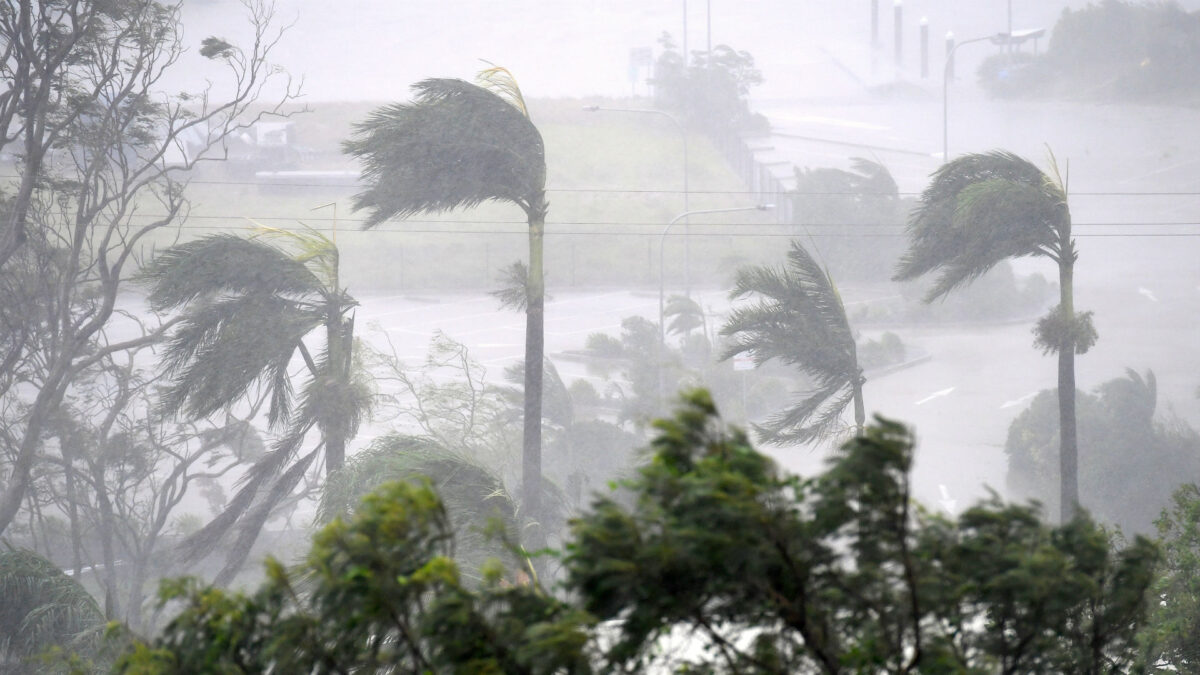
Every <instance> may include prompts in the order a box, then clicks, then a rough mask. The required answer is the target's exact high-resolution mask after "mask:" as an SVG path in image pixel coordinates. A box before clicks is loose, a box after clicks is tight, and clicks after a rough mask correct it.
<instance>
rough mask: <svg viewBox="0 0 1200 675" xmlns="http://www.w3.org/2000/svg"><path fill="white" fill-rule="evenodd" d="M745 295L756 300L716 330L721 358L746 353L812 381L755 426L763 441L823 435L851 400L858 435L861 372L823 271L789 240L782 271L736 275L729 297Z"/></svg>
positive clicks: (838, 299)
mask: <svg viewBox="0 0 1200 675" xmlns="http://www.w3.org/2000/svg"><path fill="white" fill-rule="evenodd" d="M748 296H756V297H758V300H757V302H755V303H753V304H751V305H748V306H743V307H738V308H735V309H734V310H733V311H732V312H731V313H730V315H729V319H728V320H727V321H726V323H725V326H724V328H722V329H721V334H722V335H725V336H729V337H732V344H731V345H730V346H729V347H728V348H727V349H726V350H725V352H724V354H723V358H726V359H728V358H732V357H733V356H735V355H737V354H742V353H749V354H751V355H752V356H753V358H754V362H755V363H756V364H758V365H762V364H763V363H765V362H766V361H768V360H770V359H778V360H779V361H781V362H783V363H786V364H788V365H790V366H795V367H796V368H798V369H799V370H800V371H801V372H803V373H804V374H805V375H807V376H808V377H809V378H810V379H811V380H812V382H813V388H812V389H811V390H810V391H807V392H805V393H804V395H803V397H802V398H801V399H800V400H799V401H797V402H796V404H795V405H793V406H792V407H790V408H788V409H786V410H783V411H782V412H779V413H777V414H776V415H774V416H772V417H771V418H769V419H768V420H767V421H766V422H764V423H763V424H761V425H758V430H759V432H760V433H761V434H762V435H763V438H764V440H766V441H767V442H770V443H776V444H784V443H808V442H812V441H815V440H818V439H820V438H823V437H825V436H827V435H829V434H830V433H832V432H833V431H834V430H835V429H837V427H838V425H839V421H840V419H841V415H842V412H843V411H844V410H845V409H846V406H848V405H849V404H850V403H851V402H854V404H855V423H856V425H857V427H858V428H859V430H861V428H862V425H863V422H864V420H863V417H864V413H863V408H862V384H863V381H864V380H863V377H862V369H861V368H860V367H859V365H858V353H857V348H856V346H855V342H854V333H853V331H852V330H851V329H850V323H849V321H848V320H847V318H846V309H845V307H844V306H843V305H842V298H841V296H840V295H839V294H838V292H837V288H836V287H835V286H834V284H833V280H832V279H830V277H829V273H828V271H827V270H825V269H824V268H822V267H821V266H820V265H819V264H818V263H817V261H816V260H814V259H813V257H812V256H811V255H810V254H809V253H808V251H806V250H805V249H804V247H803V246H801V245H800V244H799V243H798V242H795V241H793V242H792V246H791V249H790V250H789V251H788V255H787V265H786V266H785V267H783V268H780V269H776V268H771V267H750V268H745V269H742V270H739V272H738V275H737V280H736V282H735V286H734V289H733V291H732V292H731V293H730V297H731V298H733V299H737V298H743V297H748Z"/></svg>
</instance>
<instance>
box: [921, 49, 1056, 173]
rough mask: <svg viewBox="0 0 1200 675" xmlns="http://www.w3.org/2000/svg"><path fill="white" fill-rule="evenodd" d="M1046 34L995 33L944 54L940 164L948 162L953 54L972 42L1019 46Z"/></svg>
mask: <svg viewBox="0 0 1200 675" xmlns="http://www.w3.org/2000/svg"><path fill="white" fill-rule="evenodd" d="M1045 34H1046V29H1045V28H1034V29H1031V30H1019V31H1016V32H1013V31H1011V30H1010V31H1009V32H1007V33H996V34H995V35H988V36H986V37H978V38H971V39H970V40H963V41H962V42H958V43H955V45H954V46H953V47H951V48H950V51H949V52H947V53H946V63H945V65H944V66H942V163H943V164H945V163H946V162H948V161H950V123H949V121H948V120H949V111H950V103H949V100H950V99H949V97H948V96H947V95H946V94H947V83H948V82H949V81H950V68H951V67H953V66H954V54H955V53H956V52H958V50H959V48H960V47H962V46H963V45H969V44H971V43H972V42H983V41H984V40H988V41H990V42H991V43H992V44H994V45H1009V46H1012V45H1019V44H1021V43H1022V42H1024V41H1026V40H1037V39H1038V38H1040V37H1041V36H1043V35H1045ZM953 38H954V34H953V33H950V34H947V36H946V39H947V41H949V40H952V39H953Z"/></svg>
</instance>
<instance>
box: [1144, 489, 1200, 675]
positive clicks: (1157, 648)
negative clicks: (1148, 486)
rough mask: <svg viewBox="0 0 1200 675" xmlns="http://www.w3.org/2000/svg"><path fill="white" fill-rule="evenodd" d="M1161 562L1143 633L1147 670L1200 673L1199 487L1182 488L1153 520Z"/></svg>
mask: <svg viewBox="0 0 1200 675" xmlns="http://www.w3.org/2000/svg"><path fill="white" fill-rule="evenodd" d="M1155 525H1156V526H1157V528H1158V536H1159V538H1160V539H1161V540H1162V548H1163V561H1162V564H1161V565H1160V567H1159V574H1158V578H1157V579H1156V580H1155V582H1154V587H1153V589H1152V597H1155V598H1158V599H1159V602H1157V603H1154V605H1153V606H1152V608H1151V611H1150V620H1149V622H1148V624H1147V626H1146V629H1145V630H1144V631H1142V635H1141V638H1142V642H1143V644H1144V648H1145V665H1147V666H1150V667H1149V668H1148V670H1147V672H1152V673H1167V672H1171V673H1184V674H1185V675H1196V673H1200V488H1197V486H1196V484H1195V483H1188V484H1186V485H1182V486H1180V487H1179V489H1178V490H1176V491H1175V494H1174V495H1173V496H1172V499H1171V504H1170V506H1169V508H1166V509H1163V511H1162V515H1160V516H1159V518H1158V520H1157V521H1155Z"/></svg>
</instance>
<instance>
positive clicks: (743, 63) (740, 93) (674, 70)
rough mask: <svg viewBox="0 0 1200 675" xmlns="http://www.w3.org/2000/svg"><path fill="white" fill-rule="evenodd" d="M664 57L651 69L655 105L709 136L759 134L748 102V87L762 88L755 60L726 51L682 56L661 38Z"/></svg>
mask: <svg viewBox="0 0 1200 675" xmlns="http://www.w3.org/2000/svg"><path fill="white" fill-rule="evenodd" d="M658 41H659V44H661V45H662V47H663V51H662V53H661V54H660V55H659V57H658V60H657V62H656V63H655V64H654V77H653V78H652V79H651V80H650V83H651V84H652V85H653V86H654V103H655V105H656V106H657V107H659V108H661V109H664V110H670V111H672V112H676V113H679V114H681V115H683V116H684V117H685V118H686V119H687V120H688V121H689V122H691V123H692V124H695V125H696V126H698V127H700V128H702V129H706V130H708V131H711V132H732V131H739V130H749V129H760V128H763V127H765V126H766V121H765V120H764V119H762V117H761V116H758V115H754V114H753V113H751V112H750V107H749V105H748V103H747V101H746V95H747V94H749V92H750V89H751V87H755V86H757V85H759V84H762V73H761V72H760V71H759V70H758V69H757V68H755V67H754V57H753V56H751V55H750V53H749V52H745V51H739V50H735V49H732V48H730V47H729V46H727V45H716V46H715V47H713V49H712V52H701V51H694V52H692V53H691V54H684V55H681V54H680V53H679V51H678V50H677V49H676V47H675V43H674V42H673V41H672V40H671V36H670V35H668V34H667V33H663V34H662V36H661V37H660V38H659V40H658Z"/></svg>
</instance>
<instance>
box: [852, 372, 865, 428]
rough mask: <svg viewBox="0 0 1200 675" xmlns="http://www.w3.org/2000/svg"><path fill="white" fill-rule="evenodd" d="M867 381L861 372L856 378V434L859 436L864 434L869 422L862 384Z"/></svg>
mask: <svg viewBox="0 0 1200 675" xmlns="http://www.w3.org/2000/svg"><path fill="white" fill-rule="evenodd" d="M865 381H866V380H865V379H864V378H863V376H862V374H861V373H860V374H858V375H856V376H855V379H854V435H855V436H858V437H861V436H862V435H863V428H864V427H865V426H866V423H867V411H866V407H865V406H864V405H863V392H862V386H863V383H864V382H865Z"/></svg>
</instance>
